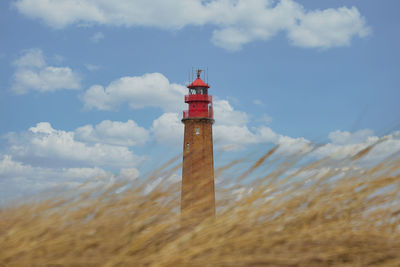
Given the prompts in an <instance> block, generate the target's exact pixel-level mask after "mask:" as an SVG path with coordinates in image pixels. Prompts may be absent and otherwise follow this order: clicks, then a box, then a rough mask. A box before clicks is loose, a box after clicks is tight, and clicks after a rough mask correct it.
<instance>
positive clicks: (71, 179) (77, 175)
mask: <svg viewBox="0 0 400 267" xmlns="http://www.w3.org/2000/svg"><path fill="white" fill-rule="evenodd" d="M94 178H96V181H99V180H100V181H103V183H108V182H109V181H110V180H112V179H113V175H112V174H111V173H110V172H107V171H105V170H103V169H101V168H98V167H94V168H52V167H34V166H31V165H29V164H24V163H22V162H19V161H16V160H14V159H13V157H12V156H11V155H1V154H0V203H6V201H8V200H11V199H14V198H17V197H26V196H27V195H30V194H33V193H37V192H40V191H42V190H50V189H55V188H60V189H63V188H64V189H71V188H72V187H75V186H79V185H81V184H83V183H85V182H87V181H88V179H94Z"/></svg>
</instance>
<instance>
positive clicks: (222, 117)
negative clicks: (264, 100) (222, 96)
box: [213, 100, 249, 126]
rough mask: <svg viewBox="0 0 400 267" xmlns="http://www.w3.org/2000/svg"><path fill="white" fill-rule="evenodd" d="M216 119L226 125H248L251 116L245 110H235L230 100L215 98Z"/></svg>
mask: <svg viewBox="0 0 400 267" xmlns="http://www.w3.org/2000/svg"><path fill="white" fill-rule="evenodd" d="M213 108H214V117H215V121H216V122H217V123H220V124H224V125H238V126H240V125H246V124H247V123H248V122H249V118H248V116H247V114H246V113H245V112H242V111H237V110H234V109H233V107H232V106H231V104H230V103H229V101H228V100H214V104H213Z"/></svg>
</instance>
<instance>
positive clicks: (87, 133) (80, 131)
mask: <svg viewBox="0 0 400 267" xmlns="http://www.w3.org/2000/svg"><path fill="white" fill-rule="evenodd" d="M75 136H76V139H77V140H79V141H84V142H89V143H102V144H109V145H119V146H136V145H143V144H144V143H146V142H147V141H148V140H149V133H148V131H147V130H146V129H145V128H143V127H140V126H138V125H137V124H136V122H134V121H132V120H128V121H127V122H120V121H109V120H105V121H102V122H101V123H99V124H97V125H96V126H94V127H93V126H92V125H85V126H82V127H79V128H77V129H76V130H75Z"/></svg>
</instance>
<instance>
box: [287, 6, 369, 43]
mask: <svg viewBox="0 0 400 267" xmlns="http://www.w3.org/2000/svg"><path fill="white" fill-rule="evenodd" d="M365 24H366V23H365V19H364V18H363V17H361V15H360V13H359V12H358V10H357V9H356V8H355V7H353V8H350V9H349V8H344V7H342V8H339V9H332V8H330V9H326V10H317V11H313V12H309V13H308V14H306V15H304V16H303V17H302V18H301V20H300V22H299V23H298V24H296V25H295V26H293V27H291V28H290V29H289V34H288V36H289V39H290V40H291V41H292V42H293V43H294V44H295V45H297V46H302V47H320V48H330V47H334V46H347V45H350V43H351V38H352V37H354V36H359V37H365V36H367V35H369V33H370V29H368V28H366V27H365Z"/></svg>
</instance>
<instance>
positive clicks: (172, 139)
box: [151, 113, 183, 146]
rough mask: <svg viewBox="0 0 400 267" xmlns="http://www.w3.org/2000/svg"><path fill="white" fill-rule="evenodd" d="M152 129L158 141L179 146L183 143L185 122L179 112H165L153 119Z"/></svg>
mask: <svg viewBox="0 0 400 267" xmlns="http://www.w3.org/2000/svg"><path fill="white" fill-rule="evenodd" d="M151 131H152V132H153V134H154V138H155V139H156V141H157V142H159V143H161V144H166V145H172V146H179V145H182V144H183V124H182V122H181V116H180V115H179V114H178V113H164V114H162V115H161V116H160V117H159V118H157V119H155V120H154V121H153V126H152V128H151Z"/></svg>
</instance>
